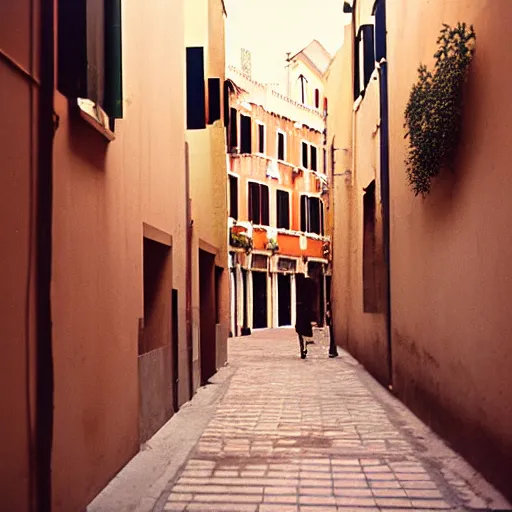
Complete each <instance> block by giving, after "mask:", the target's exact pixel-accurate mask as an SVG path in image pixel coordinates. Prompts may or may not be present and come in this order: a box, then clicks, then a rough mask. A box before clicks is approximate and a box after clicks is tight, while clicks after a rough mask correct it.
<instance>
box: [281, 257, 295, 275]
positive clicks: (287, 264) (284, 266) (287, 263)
mask: <svg viewBox="0 0 512 512" xmlns="http://www.w3.org/2000/svg"><path fill="white" fill-rule="evenodd" d="M277 270H281V271H282V272H295V271H296V270H297V260H292V259H290V258H279V260H278V262H277Z"/></svg>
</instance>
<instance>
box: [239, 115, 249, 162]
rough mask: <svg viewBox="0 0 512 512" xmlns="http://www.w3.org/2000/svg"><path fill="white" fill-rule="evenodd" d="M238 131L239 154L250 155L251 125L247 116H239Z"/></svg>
mask: <svg viewBox="0 0 512 512" xmlns="http://www.w3.org/2000/svg"><path fill="white" fill-rule="evenodd" d="M240 129H241V133H240V152H241V153H252V123H251V118H250V117H249V116H245V115H242V116H241V119H240Z"/></svg>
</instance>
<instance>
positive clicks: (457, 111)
mask: <svg viewBox="0 0 512 512" xmlns="http://www.w3.org/2000/svg"><path fill="white" fill-rule="evenodd" d="M475 41H476V35H475V30H474V28H473V26H472V25H471V26H470V27H468V26H467V25H466V24H465V23H458V24H457V26H456V27H450V26H449V25H446V24H444V25H443V29H442V30H441V34H440V36H439V38H438V40H437V44H438V45H439V49H438V51H437V52H436V53H435V55H434V58H435V59H436V62H435V65H434V69H433V71H429V70H428V68H427V66H425V65H423V64H421V65H420V67H419V68H418V82H417V83H416V84H414V85H413V87H412V90H411V95H410V98H409V103H408V104H407V108H406V110H405V127H406V129H407V133H406V135H405V137H406V138H408V139H409V155H408V158H407V160H406V165H407V179H408V182H409V185H410V187H411V189H412V191H413V192H414V194H415V195H416V196H417V195H422V196H426V195H427V194H428V193H429V192H430V187H431V181H432V178H434V177H435V176H437V175H438V174H439V172H440V171H441V169H443V168H450V167H451V166H452V164H453V159H454V156H455V151H456V148H457V143H458V140H459V133H460V124H461V117H462V99H463V89H464V83H465V81H466V78H467V75H468V72H469V67H470V64H471V61H472V59H473V55H474V53H475Z"/></svg>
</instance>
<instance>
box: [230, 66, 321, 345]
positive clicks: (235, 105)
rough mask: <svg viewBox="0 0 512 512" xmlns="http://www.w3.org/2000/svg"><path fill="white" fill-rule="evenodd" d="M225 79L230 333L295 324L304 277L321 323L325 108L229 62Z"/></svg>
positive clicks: (238, 333)
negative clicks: (311, 288)
mask: <svg viewBox="0 0 512 512" xmlns="http://www.w3.org/2000/svg"><path fill="white" fill-rule="evenodd" d="M309 72H311V70H310V71H309ZM227 78H228V81H227V84H226V88H227V91H228V97H229V105H228V108H229V111H228V110H227V111H226V113H227V118H226V125H227V126H226V130H227V141H228V161H229V163H228V165H229V234H230V263H229V264H230V268H231V333H232V334H233V335H235V336H236V335H240V334H246V333H248V332H250V331H251V330H252V329H256V328H265V327H278V326H287V325H294V323H295V305H296V301H297V297H299V296H301V293H303V290H304V285H303V280H304V278H305V277H306V276H307V277H310V278H311V280H312V282H314V285H315V286H314V293H313V294H312V295H310V296H308V297H307V300H308V301H309V302H310V305H311V308H312V310H313V311H314V316H315V319H316V322H317V323H318V325H323V323H324V320H325V303H326V296H327V293H328V287H329V279H330V278H328V271H329V253H330V242H329V237H328V236H327V234H326V231H325V216H326V205H327V203H328V201H327V198H328V187H327V177H326V174H325V171H326V169H325V161H324V159H323V137H324V135H323V130H324V125H325V123H324V114H323V111H322V109H320V108H315V107H313V106H310V105H306V104H303V103H301V102H297V101H295V100H294V99H292V98H288V97H285V96H283V95H281V94H279V93H278V92H276V91H275V90H274V89H273V88H272V87H271V86H266V85H263V84H259V83H257V82H255V81H252V80H250V79H249V78H248V77H247V76H246V75H245V74H244V73H242V72H240V71H239V70H237V69H236V68H234V67H230V68H229V69H228V74H227ZM322 95H323V92H322Z"/></svg>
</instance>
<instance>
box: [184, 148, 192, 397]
mask: <svg viewBox="0 0 512 512" xmlns="http://www.w3.org/2000/svg"><path fill="white" fill-rule="evenodd" d="M185 201H186V205H187V206H186V226H187V232H186V239H187V240H186V245H187V247H186V281H187V282H186V285H185V286H186V292H185V293H186V319H187V356H188V372H189V399H192V397H193V396H194V354H193V342H192V341H193V340H192V211H191V206H192V204H191V199H190V163H189V145H188V142H185Z"/></svg>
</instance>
